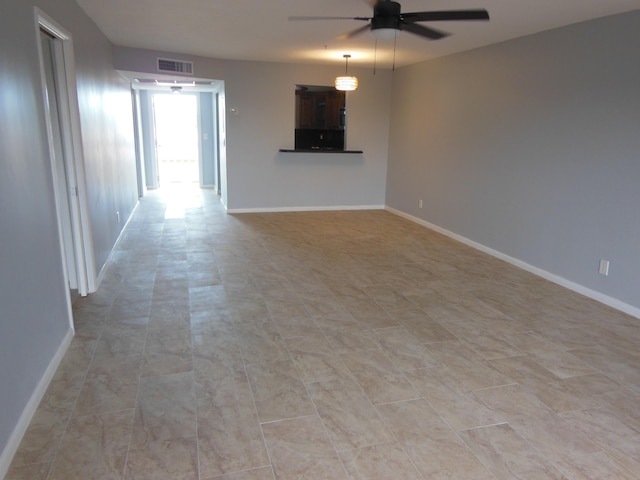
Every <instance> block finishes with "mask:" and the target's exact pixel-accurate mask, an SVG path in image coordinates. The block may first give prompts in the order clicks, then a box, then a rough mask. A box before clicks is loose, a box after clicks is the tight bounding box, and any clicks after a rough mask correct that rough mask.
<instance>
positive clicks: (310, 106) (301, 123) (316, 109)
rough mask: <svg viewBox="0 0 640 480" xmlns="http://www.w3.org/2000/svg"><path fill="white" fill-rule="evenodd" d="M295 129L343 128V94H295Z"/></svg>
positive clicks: (329, 92)
mask: <svg viewBox="0 0 640 480" xmlns="http://www.w3.org/2000/svg"><path fill="white" fill-rule="evenodd" d="M296 102H297V108H296V112H297V118H296V124H297V125H296V128H313V129H324V130H340V129H343V128H344V111H345V110H344V106H345V103H344V102H345V95H344V92H338V91H328V92H297V93H296Z"/></svg>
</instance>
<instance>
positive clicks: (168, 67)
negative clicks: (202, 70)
mask: <svg viewBox="0 0 640 480" xmlns="http://www.w3.org/2000/svg"><path fill="white" fill-rule="evenodd" d="M158 71H159V72H171V73H184V74H187V75H193V62H185V61H182V60H172V59H170V58H158Z"/></svg>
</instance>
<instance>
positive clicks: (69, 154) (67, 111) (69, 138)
mask: <svg viewBox="0 0 640 480" xmlns="http://www.w3.org/2000/svg"><path fill="white" fill-rule="evenodd" d="M34 15H35V27H36V35H37V44H38V56H39V61H40V68H41V72H40V73H41V80H42V90H43V95H44V98H45V100H46V95H47V87H46V79H45V74H44V71H43V55H42V47H41V42H40V30H44V31H46V32H47V33H49V34H50V35H52V36H53V37H54V38H56V39H57V40H59V45H60V46H59V47H58V50H59V51H58V52H57V53H58V55H55V58H54V70H55V76H56V83H57V85H58V86H59V88H58V91H57V92H56V94H57V95H58V100H59V110H60V112H59V114H60V123H61V127H62V128H61V132H62V144H63V150H64V160H63V161H64V166H65V170H66V180H67V187H68V190H67V192H64V193H65V194H66V195H67V196H68V198H69V207H70V208H69V210H70V214H71V229H72V235H73V243H74V253H75V263H76V266H77V271H76V276H77V280H78V293H79V294H80V295H82V296H86V295H87V294H89V293H91V292H95V290H96V288H97V284H96V283H97V281H96V278H97V277H96V269H95V260H94V258H93V241H92V237H91V228H90V221H89V209H88V202H87V185H86V177H85V170H84V158H83V155H82V152H83V148H82V137H81V131H80V110H79V106H78V93H77V86H76V81H75V79H76V73H75V63H74V55H73V40H72V37H71V34H70V33H69V32H68V31H67V30H65V29H64V28H63V27H62V26H60V25H59V24H58V23H57V22H56V21H55V20H53V19H52V18H51V17H49V16H48V15H47V14H45V13H44V12H43V11H42V10H40V9H39V8H37V7H34ZM44 108H45V111H46V115H45V121H46V126H47V134H48V137H49V138H48V140H49V155H50V161H51V167H52V172H53V179H54V192H55V194H56V197H58V195H59V194H63V192H60V191H59V190H60V187H59V186H58V185H57V183H58V182H56V181H55V178H56V162H55V158H54V157H53V155H54V149H53V136H52V135H53V134H52V126H51V117H50V111H49V105H48V102H47V101H45V105H44ZM56 212H57V215H58V224H59V226H60V225H61V222H60V214H61V208H60V206H59V205H56ZM58 230H59V234H60V241H61V247H62V255H63V257H62V258H63V259H64V246H63V245H62V242H63V240H64V239H63V235H62V232H61V231H60V230H61V229H60V228H59V229H58ZM65 276H66V273H65ZM65 280H66V281H67V283H68V279H66V278H65Z"/></svg>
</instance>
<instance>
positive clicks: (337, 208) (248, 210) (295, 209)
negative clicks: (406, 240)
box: [227, 205, 385, 214]
mask: <svg viewBox="0 0 640 480" xmlns="http://www.w3.org/2000/svg"><path fill="white" fill-rule="evenodd" d="M384 209H385V206H384V205H349V206H335V207H275V208H227V213H230V214H233V213H279V212H332V211H341V210H384Z"/></svg>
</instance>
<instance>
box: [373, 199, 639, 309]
mask: <svg viewBox="0 0 640 480" xmlns="http://www.w3.org/2000/svg"><path fill="white" fill-rule="evenodd" d="M385 210H387V211H388V212H390V213H393V214H395V215H398V216H400V217H403V218H406V219H407V220H410V221H412V222H414V223H417V224H419V225H422V226H423V227H427V228H429V229H430V230H433V231H435V232H438V233H441V234H442V235H445V236H447V237H449V238H452V239H454V240H457V241H458V242H460V243H464V244H465V245H468V246H470V247H472V248H475V249H476V250H479V251H481V252H484V253H486V254H488V255H491V256H493V257H496V258H499V259H500V260H504V261H505V262H507V263H510V264H511V265H514V266H516V267H518V268H521V269H523V270H526V271H527V272H530V273H533V274H534V275H537V276H539V277H541V278H544V279H545V280H549V281H550V282H553V283H555V284H558V285H560V286H562V287H565V288H568V289H569V290H573V291H574V292H576V293H579V294H581V295H584V296H585V297H589V298H591V299H593V300H596V301H597V302H600V303H602V304H604V305H607V306H609V307H611V308H615V309H616V310H619V311H621V312H624V313H626V314H628V315H631V316H633V317H636V318H640V308H638V307H634V306H633V305H629V304H628V303H625V302H623V301H621V300H618V299H617V298H614V297H610V296H609V295H605V294H604V293H601V292H598V291H596V290H592V289H590V288H588V287H585V286H584V285H580V284H579V283H575V282H572V281H571V280H567V279H566V278H563V277H560V276H558V275H556V274H554V273H550V272H547V271H546V270H543V269H541V268H538V267H535V266H533V265H530V264H528V263H526V262H524V261H522V260H519V259H517V258H514V257H510V256H509V255H506V254H504V253H502V252H499V251H498V250H494V249H492V248H489V247H487V246H486V245H482V244H481V243H478V242H474V241H473V240H470V239H468V238H466V237H463V236H462V235H458V234H457V233H454V232H451V231H449V230H446V229H444V228H442V227H439V226H438V225H434V224H433V223H430V222H427V221H426V220H422V219H421V218H418V217H414V216H413V215H410V214H408V213H405V212H402V211H400V210H396V209H395V208H391V207H388V206H387V207H385Z"/></svg>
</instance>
